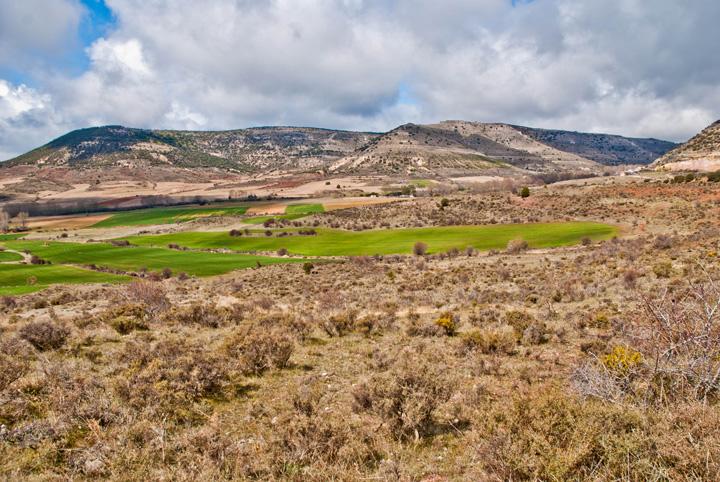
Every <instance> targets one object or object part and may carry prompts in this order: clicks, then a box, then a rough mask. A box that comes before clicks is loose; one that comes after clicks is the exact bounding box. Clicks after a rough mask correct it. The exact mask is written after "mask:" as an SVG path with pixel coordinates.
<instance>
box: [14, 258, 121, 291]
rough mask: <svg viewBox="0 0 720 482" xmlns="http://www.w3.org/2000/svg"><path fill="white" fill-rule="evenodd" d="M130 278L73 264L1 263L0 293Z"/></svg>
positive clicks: (111, 281) (109, 281) (119, 280)
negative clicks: (76, 266) (54, 285)
mask: <svg viewBox="0 0 720 482" xmlns="http://www.w3.org/2000/svg"><path fill="white" fill-rule="evenodd" d="M129 279H130V278H129V277H127V276H118V275H113V274H108V273H98V272H96V271H90V270H87V269H80V268H75V267H72V266H55V265H41V266H36V265H25V264H0V295H19V294H24V293H32V292H34V291H39V290H42V289H44V288H47V287H48V286H50V285H53V284H60V283H62V284H77V283H119V282H123V281H127V280H129Z"/></svg>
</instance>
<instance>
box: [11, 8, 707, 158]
mask: <svg viewBox="0 0 720 482" xmlns="http://www.w3.org/2000/svg"><path fill="white" fill-rule="evenodd" d="M718 19H720V2H718V1H717V0H688V1H678V0H652V1H648V0H443V1H438V0H263V1H261V0H0V159H8V158H11V157H13V156H15V155H18V154H20V153H22V152H25V151H27V150H29V149H32V148H34V147H37V146H39V145H42V144H44V143H46V142H48V141H49V140H51V139H53V138H55V137H57V136H60V135H62V134H64V133H66V132H68V131H70V130H73V129H77V128H82V127H88V126H94V125H107V124H121V125H125V126H131V127H142V128H164V129H202V130H216V129H218V130H219V129H237V128H243V127H250V126H258V125H295V126H316V127H327V128H336V129H352V130H371V131H385V130H389V129H392V128H394V127H396V126H398V125H400V124H404V123H408V122H414V123H429V122H437V121H441V120H446V119H462V120H470V121H480V122H508V123H513V124H520V125H528V126H532V127H545V128H559V129H568V130H578V131H589V132H607V133H613V134H621V135H627V136H638V137H656V138H660V139H668V140H674V141H684V140H687V139H688V138H689V137H691V136H692V135H694V134H695V133H697V132H698V131H699V130H701V129H702V128H704V127H705V126H707V125H708V124H710V123H712V122H713V121H715V120H717V119H718V118H720V53H718V46H720V29H718V28H717V21H718Z"/></svg>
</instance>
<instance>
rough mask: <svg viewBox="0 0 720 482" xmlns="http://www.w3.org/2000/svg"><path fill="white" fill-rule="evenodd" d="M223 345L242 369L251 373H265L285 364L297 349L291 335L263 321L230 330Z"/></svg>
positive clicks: (243, 371)
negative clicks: (262, 323)
mask: <svg viewBox="0 0 720 482" xmlns="http://www.w3.org/2000/svg"><path fill="white" fill-rule="evenodd" d="M223 346H224V351H225V353H226V354H227V355H228V356H229V357H230V358H231V359H232V360H234V361H235V363H236V365H237V367H238V368H239V370H240V371H241V372H242V373H245V374H250V375H261V374H262V373H263V372H265V371H266V370H268V369H271V368H285V367H286V366H287V365H288V363H289V361H290V356H291V355H292V353H293V351H294V350H295V343H294V342H293V340H292V338H291V337H290V336H289V335H287V334H286V333H284V332H282V331H280V330H277V329H275V330H272V329H271V330H268V328H267V327H264V326H261V325H259V324H255V325H253V326H250V327H246V328H244V329H242V330H237V331H235V332H234V333H232V334H230V335H229V336H228V337H227V338H226V339H225V342H224V345H223Z"/></svg>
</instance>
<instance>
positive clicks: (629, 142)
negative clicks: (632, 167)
mask: <svg viewBox="0 0 720 482" xmlns="http://www.w3.org/2000/svg"><path fill="white" fill-rule="evenodd" d="M512 127H513V128H515V129H517V130H519V131H520V132H522V133H524V134H526V135H527V136H529V137H531V138H533V139H535V140H537V141H538V142H541V143H543V144H546V145H548V146H551V147H554V148H555V149H558V150H561V151H565V152H570V153H573V154H577V155H578V156H582V157H584V158H586V159H590V160H593V161H595V162H599V163H601V164H605V165H622V164H650V163H651V162H653V161H654V160H655V159H657V158H658V157H660V156H662V155H663V154H665V153H666V152H668V151H669V150H670V149H673V148H674V147H677V144H676V143H674V142H669V141H662V140H659V139H638V138H632V137H623V136H617V135H610V134H589V133H584V132H570V131H559V130H552V129H534V128H531V127H522V126H512Z"/></svg>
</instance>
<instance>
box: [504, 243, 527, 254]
mask: <svg viewBox="0 0 720 482" xmlns="http://www.w3.org/2000/svg"><path fill="white" fill-rule="evenodd" d="M528 248H529V245H528V242H527V241H525V240H524V239H511V240H510V241H508V244H507V248H505V251H506V252H507V253H508V254H518V253H522V252H523V251H527V250H528Z"/></svg>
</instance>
